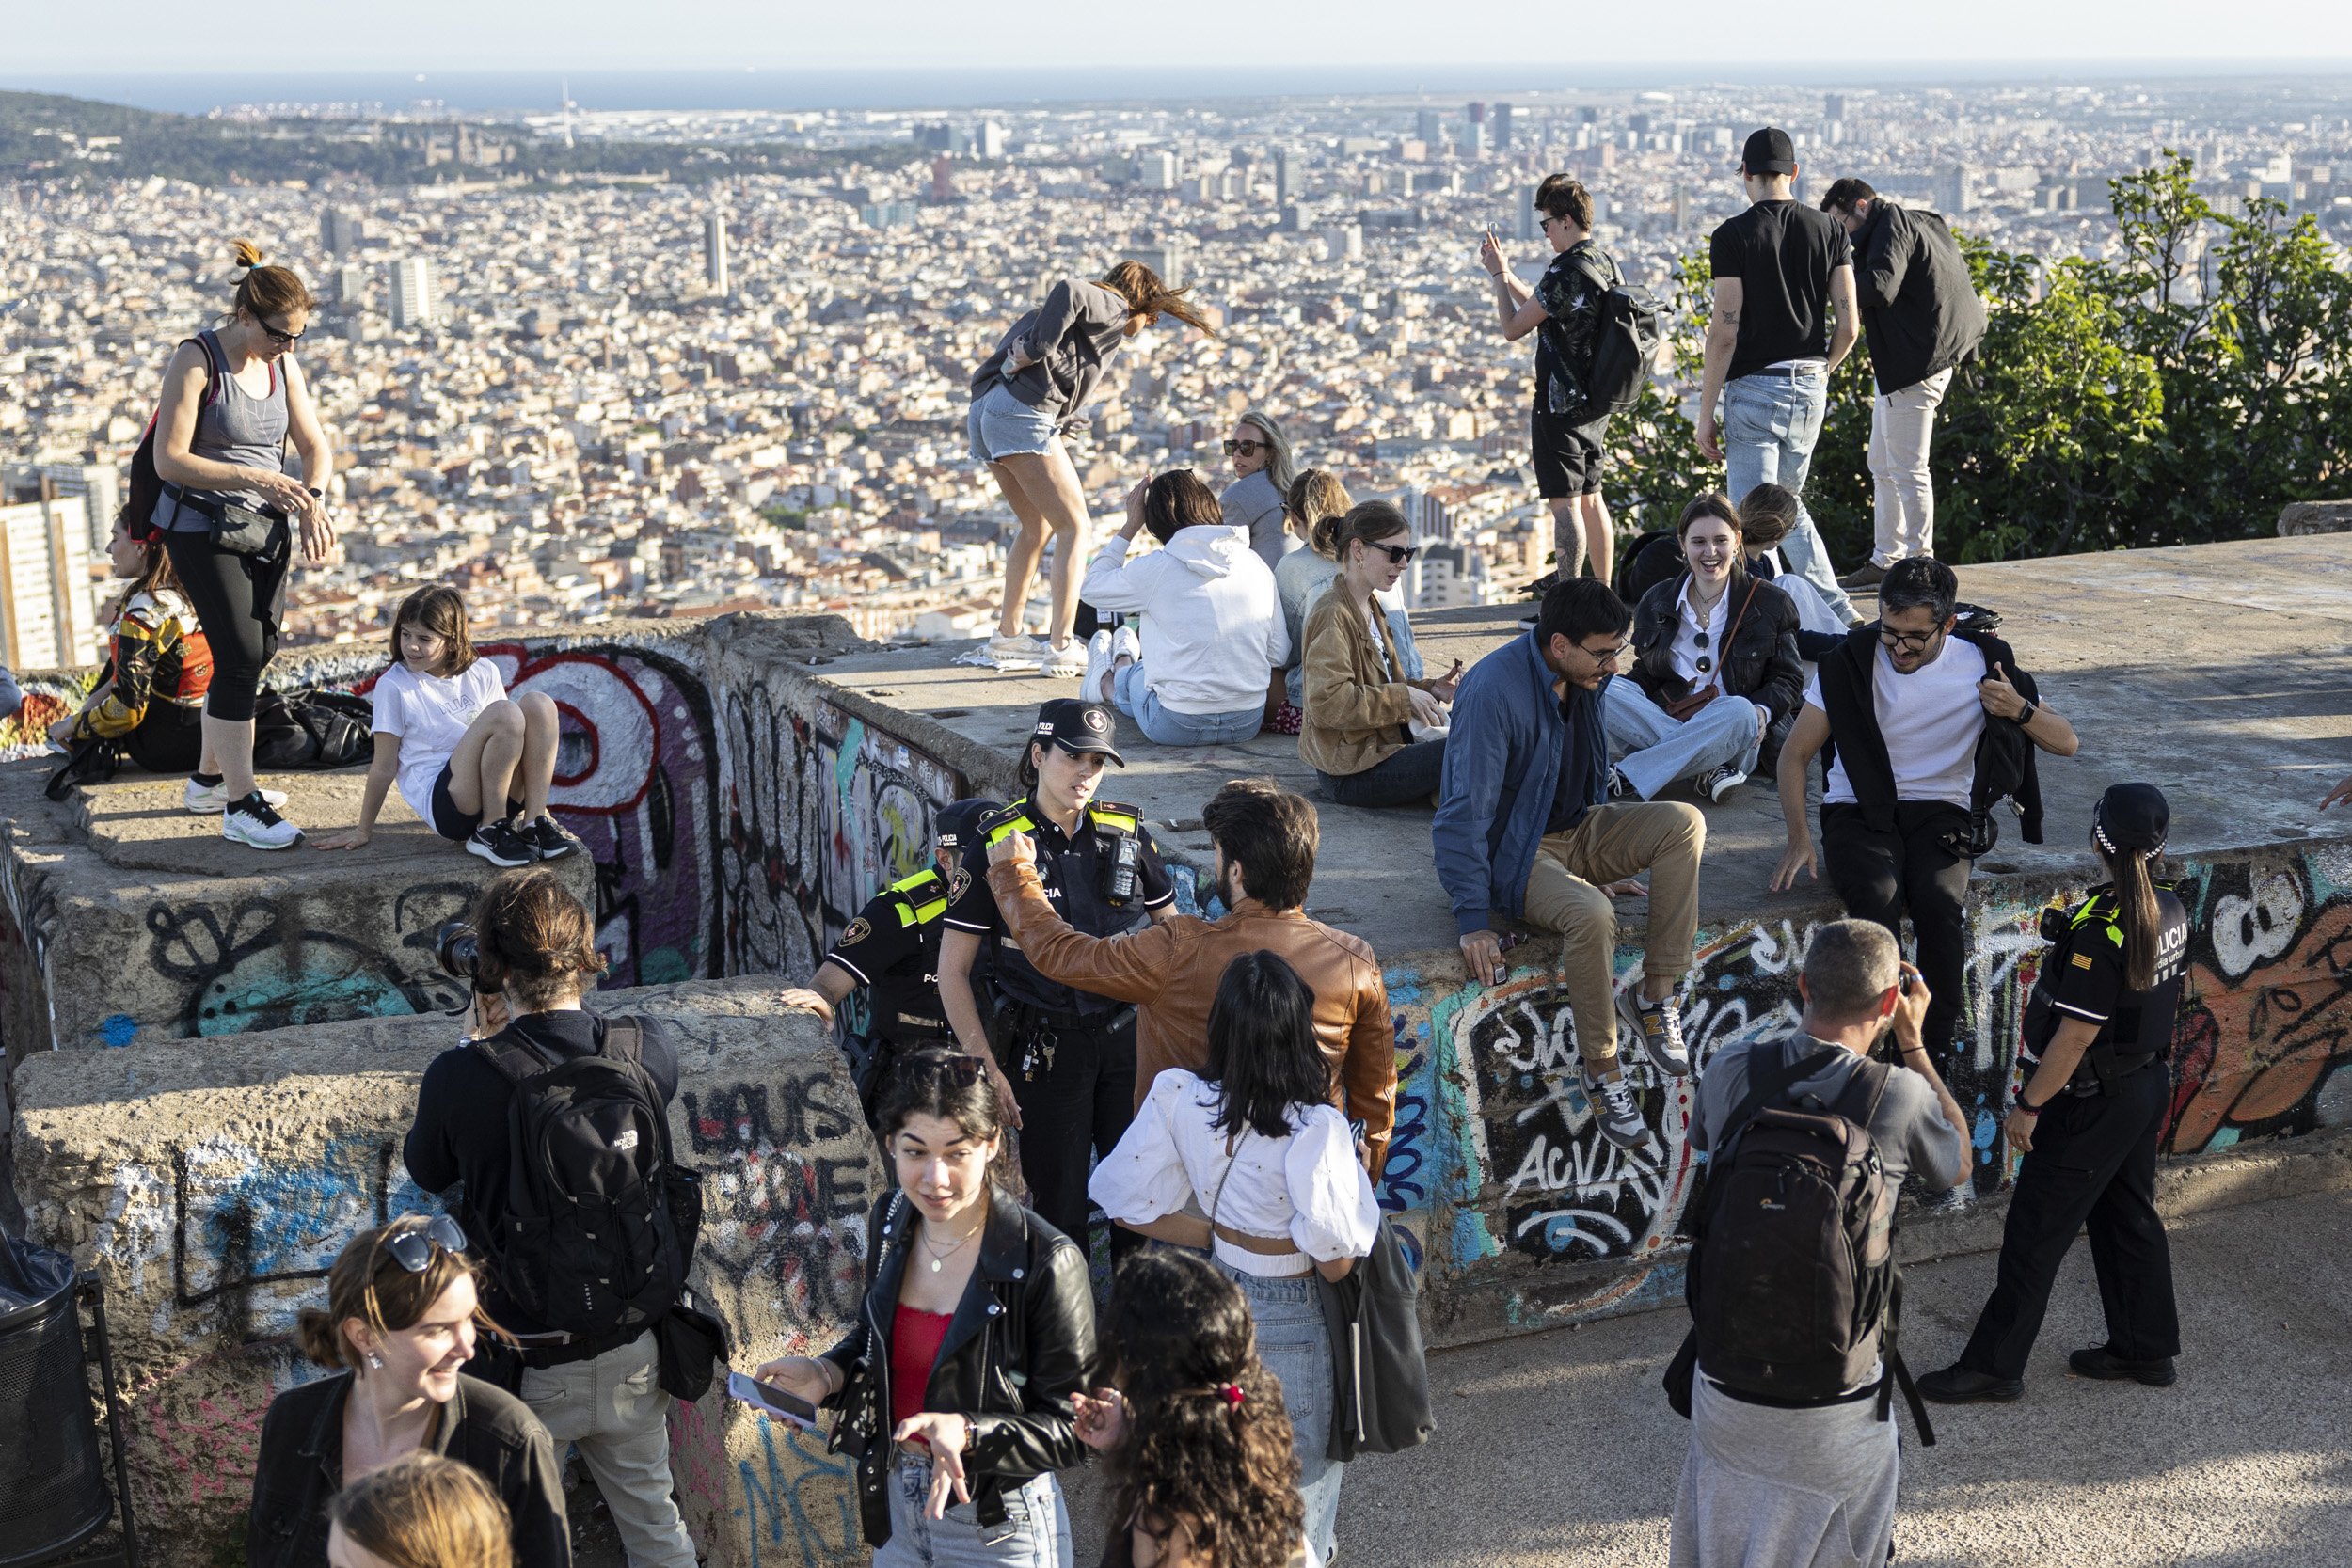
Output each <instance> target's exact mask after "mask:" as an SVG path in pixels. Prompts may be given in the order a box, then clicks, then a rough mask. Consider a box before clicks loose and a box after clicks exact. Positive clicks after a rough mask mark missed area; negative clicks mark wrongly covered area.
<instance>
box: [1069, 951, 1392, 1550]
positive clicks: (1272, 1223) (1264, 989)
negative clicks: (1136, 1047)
mask: <svg viewBox="0 0 2352 1568" xmlns="http://www.w3.org/2000/svg"><path fill="white" fill-rule="evenodd" d="M1208 1043H1209V1053H1208V1067H1207V1070H1205V1071H1203V1072H1200V1073H1199V1074H1195V1073H1191V1072H1187V1071H1185V1070H1184V1069H1181V1068H1171V1069H1168V1071H1166V1072H1163V1073H1161V1074H1160V1075H1159V1077H1158V1078H1156V1079H1155V1080H1153V1081H1152V1092H1151V1093H1150V1095H1149V1096H1147V1097H1146V1098H1145V1100H1144V1102H1143V1108H1142V1109H1141V1110H1140V1111H1138V1112H1137V1113H1136V1119H1135V1121H1134V1123H1133V1125H1131V1126H1130V1127H1129V1128H1128V1129H1127V1132H1126V1135H1125V1136H1124V1137H1122V1138H1120V1140H1119V1145H1118V1147H1117V1148H1113V1149H1112V1150H1111V1152H1110V1154H1109V1156H1108V1157H1107V1158H1105V1159H1104V1160H1103V1161H1102V1162H1101V1163H1100V1164H1097V1165H1096V1166H1095V1168H1094V1176H1093V1179H1092V1180H1091V1181H1089V1184H1088V1192H1089V1195H1090V1196H1092V1197H1093V1199H1094V1201H1095V1202H1096V1203H1098V1204H1100V1205H1102V1208H1103V1212H1104V1213H1105V1214H1107V1215H1109V1216H1110V1217H1111V1219H1113V1220H1114V1221H1116V1222H1118V1223H1119V1224H1120V1225H1123V1226H1125V1227H1127V1228H1129V1229H1131V1230H1136V1231H1140V1232H1141V1233H1142V1234H1144V1235H1146V1236H1151V1237H1154V1238H1156V1239H1158V1240H1160V1241H1163V1242H1172V1243H1176V1244H1178V1245H1180V1246H1189V1247H1198V1248H1204V1249H1208V1250H1209V1251H1211V1252H1212V1253H1213V1254H1214V1256H1215V1259H1216V1265H1217V1267H1218V1268H1220V1269H1222V1270H1223V1271H1224V1272H1225V1273H1226V1275H1229V1276H1230V1277H1231V1278H1232V1280H1233V1282H1234V1283H1235V1284H1237V1285H1239V1286H1240V1287H1241V1291H1242V1294H1243V1295H1244V1296H1245V1297H1247V1298H1248V1302H1249V1311H1250V1316H1251V1317H1252V1318H1253V1319H1255V1320H1256V1323H1257V1331H1258V1354H1259V1356H1260V1357H1261V1359H1263V1361H1264V1362H1265V1364H1266V1366H1267V1367H1268V1368H1270V1369H1271V1370H1273V1372H1274V1374H1275V1376H1276V1377H1278V1378H1279V1379H1280V1380H1281V1384H1282V1402H1283V1404H1284V1405H1285V1406H1286V1407H1287V1408H1288V1410H1289V1412H1290V1418H1291V1426H1292V1430H1293V1434H1294V1437H1295V1441H1296V1443H1297V1447H1298V1463H1299V1486H1298V1489H1299V1494H1300V1497H1301V1498H1302V1500H1303V1501H1304V1502H1305V1504H1306V1511H1307V1541H1308V1548H1309V1557H1310V1559H1311V1560H1312V1561H1315V1562H1318V1563H1320V1562H1324V1561H1327V1560H1329V1558H1330V1557H1331V1553H1332V1539H1331V1537H1332V1530H1333V1527H1334V1526H1335V1524H1336V1523H1337V1520H1338V1517H1339V1506H1340V1474H1341V1470H1342V1466H1341V1465H1338V1464H1336V1463H1334V1462H1333V1461H1332V1460H1331V1458H1330V1457H1329V1452H1328V1450H1329V1447H1330V1440H1331V1410H1332V1394H1331V1341H1330V1336H1329V1334H1328V1332H1327V1330H1326V1329H1325V1327H1324V1320H1323V1303H1322V1294H1321V1288H1320V1287H1319V1286H1318V1285H1317V1284H1316V1283H1315V1280H1314V1275H1316V1274H1317V1273H1320V1274H1321V1275H1323V1276H1324V1277H1325V1278H1326V1279H1339V1278H1342V1277H1343V1276H1345V1275H1346V1274H1347V1272H1348V1271H1349V1270H1350V1269H1352V1268H1354V1267H1355V1263H1356V1259H1359V1258H1362V1257H1364V1256H1366V1255H1368V1254H1369V1253H1370V1252H1371V1251H1372V1243H1373V1237H1374V1235H1375V1231H1376V1227H1378V1225H1379V1223H1380V1211H1379V1206H1378V1205H1377V1204H1376V1203H1375V1201H1374V1199H1373V1196H1372V1182H1371V1180H1370V1179H1369V1178H1367V1177H1366V1176H1365V1174H1364V1167H1363V1164H1362V1162H1361V1161H1360V1160H1359V1157H1358V1155H1357V1149H1356V1137H1355V1134H1354V1132H1351V1131H1350V1129H1349V1127H1348V1125H1347V1122H1346V1120H1345V1119H1344V1118H1343V1117H1342V1116H1341V1114H1340V1112H1339V1111H1338V1109H1337V1108H1336V1107H1334V1106H1333V1105H1332V1103H1331V1071H1330V1067H1329V1064H1328V1063H1327V1061H1326V1059H1325V1057H1324V1055H1323V1053H1322V1051H1321V1050H1320V1049H1319V1048H1318V1047H1317V1046H1316V1044H1315V1036H1314V994H1313V992H1311V990H1308V989H1307V985H1306V982H1305V981H1303V980H1301V979H1299V977H1298V974H1297V972H1296V971H1295V970H1293V969H1292V968H1291V966H1290V965H1289V964H1287V963H1285V962H1283V961H1282V959H1281V958H1279V957H1277V956H1276V955H1275V954H1272V953H1268V952H1263V951H1261V952H1256V953H1244V954H1243V955H1241V956H1240V957H1239V958H1235V959H1234V960H1233V961H1232V963H1230V964H1228V965H1227V966H1226V968H1225V975H1224V978H1223V979H1222V980H1221V981H1219V982H1218V985H1217V990H1216V1001H1215V1002H1214V1003H1213V1004H1212V1005H1211V1006H1210V1008H1209V1042H1208ZM1188 1205H1189V1206H1191V1207H1192V1209H1193V1210H1194V1211H1195V1212H1191V1213H1187V1212H1185V1211H1186V1208H1187V1206H1188ZM1200 1214H1206V1215H1208V1216H1209V1218H1208V1219H1205V1220H1204V1219H1201V1218H1200V1217H1199V1216H1200Z"/></svg>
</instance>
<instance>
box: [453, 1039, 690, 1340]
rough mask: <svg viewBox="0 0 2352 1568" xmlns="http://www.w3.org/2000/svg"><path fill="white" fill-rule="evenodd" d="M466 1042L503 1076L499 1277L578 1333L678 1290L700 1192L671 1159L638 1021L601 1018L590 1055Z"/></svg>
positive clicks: (598, 1330) (669, 1299)
mask: <svg viewBox="0 0 2352 1568" xmlns="http://www.w3.org/2000/svg"><path fill="white" fill-rule="evenodd" d="M475 1048H476V1049H477V1050H479V1051H480V1052H481V1053H483V1055H484V1056H485V1057H486V1058H487V1059H488V1060H489V1062H490V1065H491V1066H493V1067H495V1068H496V1069H498V1070H499V1073H500V1075H501V1076H502V1077H504V1078H505V1079H506V1081H507V1082H508V1083H510V1084H512V1085H514V1087H515V1092H514V1095H513V1097H512V1099H511V1101H509V1104H508V1108H507V1121H506V1126H507V1138H508V1148H509V1153H508V1156H507V1158H508V1165H507V1177H506V1213H505V1214H504V1215H503V1216H502V1217H501V1219H500V1221H499V1222H498V1225H497V1227H496V1231H495V1239H494V1241H493V1242H492V1243H491V1251H492V1255H493V1256H494V1257H495V1258H496V1259H497V1262H498V1276H499V1283H500V1285H501V1287H503V1289H504V1290H505V1291H506V1293H507V1294H508V1295H509V1296H512V1297H513V1298H514V1300H515V1303H516V1306H518V1307H521V1308H522V1309H523V1310H524V1311H525V1312H527V1313H529V1314H530V1315H531V1316H532V1317H534V1318H537V1319H538V1320H539V1321H540V1322H542V1323H546V1324H547V1325H548V1327H549V1328H551V1329H560V1330H562V1331H563V1332H564V1333H567V1334H571V1335H574V1336H576V1337H579V1338H607V1337H610V1336H612V1335H614V1334H616V1333H622V1332H625V1331H628V1330H630V1329H636V1328H645V1327H650V1326H651V1325H652V1324H653V1323H655V1322H656V1321H657V1320H659V1319H660V1318H661V1317H662V1316H663V1315H664V1314H665V1313H667V1312H668V1311H669V1309H670V1308H671V1307H673V1306H674V1305H675V1303H676V1302H677V1299H678V1297H679V1295H680V1293H681V1292H682V1291H684V1289H685V1286H686V1271H687V1268H688V1266H689V1265H690V1264H691V1262H692V1261H693V1250H694V1232H695V1229H696V1228H697V1227H699V1225H700V1222H701V1196H700V1189H699V1187H698V1186H697V1185H696V1180H695V1178H694V1176H693V1175H692V1173H691V1172H687V1171H681V1170H679V1169H678V1167H677V1164H676V1163H675V1160H674V1159H673V1158H672V1155H671V1151H670V1117H669V1114H668V1112H667V1111H665V1110H664V1109H663V1108H662V1104H661V1095H660V1090H659V1089H657V1088H656V1087H655V1085H654V1082H653V1079H652V1078H651V1077H650V1076H649V1075H648V1074H647V1073H646V1071H645V1069H644V1063H643V1060H642V1058H643V1054H644V1025H643V1024H642V1023H641V1022H638V1021H636V1020H634V1019H614V1020H612V1021H611V1022H607V1023H605V1024H603V1026H602V1028H601V1029H600V1031H599V1038H598V1040H597V1044H596V1054H595V1055H593V1056H580V1057H575V1058H573V1059H571V1060H569V1061H564V1062H559V1063H556V1064H554V1065H553V1066H549V1065H548V1063H547V1062H546V1061H545V1060H544V1059H543V1058H542V1057H541V1056H540V1055H539V1053H537V1052H536V1051H534V1050H532V1048H531V1047H530V1046H528V1045H524V1044H520V1043H517V1044H513V1045H508V1046H505V1047H504V1048H502V1049H501V1048H499V1047H498V1046H497V1042H496V1041H495V1040H494V1039H493V1040H480V1041H477V1042H475Z"/></svg>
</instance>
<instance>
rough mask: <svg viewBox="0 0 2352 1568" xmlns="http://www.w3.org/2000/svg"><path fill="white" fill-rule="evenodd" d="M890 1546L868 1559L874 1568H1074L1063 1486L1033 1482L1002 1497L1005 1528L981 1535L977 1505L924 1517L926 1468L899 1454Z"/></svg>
mask: <svg viewBox="0 0 2352 1568" xmlns="http://www.w3.org/2000/svg"><path fill="white" fill-rule="evenodd" d="M886 1484H887V1486H888V1488H889V1491H890V1539H889V1540H887V1541H885V1542H883V1543H882V1545H881V1546H879V1547H877V1548H876V1549H875V1552H874V1568H1072V1551H1073V1548H1072V1545H1071V1540H1070V1511H1069V1509H1068V1508H1067V1507H1066V1506H1065V1505H1064V1504H1063V1502H1062V1495H1061V1483H1060V1482H1059V1481H1056V1480H1055V1479H1054V1478H1053V1477H1052V1476H1050V1475H1043V1476H1033V1477H1031V1478H1030V1479H1029V1480H1028V1481H1025V1482H1024V1483H1023V1484H1021V1485H1020V1486H1017V1487H1011V1488H1008V1489H1007V1491H1006V1493H1005V1522H1004V1523H1003V1524H1001V1525H998V1526H996V1527H995V1528H993V1529H983V1528H981V1527H980V1522H979V1519H978V1517H977V1504H974V1503H954V1504H951V1505H950V1506H949V1507H948V1510H947V1513H946V1517H945V1518H941V1519H931V1518H927V1517H925V1514H924V1510H925V1509H926V1508H927V1507H928V1506H929V1504H930V1493H931V1465H930V1460H928V1459H917V1458H915V1457H914V1455H912V1454H903V1453H902V1454H899V1455H898V1456H897V1457H896V1458H895V1459H893V1460H892V1461H891V1465H890V1476H889V1479H888V1481H887V1482H886Z"/></svg>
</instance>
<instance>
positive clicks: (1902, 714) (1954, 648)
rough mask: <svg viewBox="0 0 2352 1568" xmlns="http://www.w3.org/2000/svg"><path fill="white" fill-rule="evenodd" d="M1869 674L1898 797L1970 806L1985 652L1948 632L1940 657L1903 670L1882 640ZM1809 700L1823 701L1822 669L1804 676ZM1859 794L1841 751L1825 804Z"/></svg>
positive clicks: (1980, 721) (1826, 788) (1824, 795)
mask: <svg viewBox="0 0 2352 1568" xmlns="http://www.w3.org/2000/svg"><path fill="white" fill-rule="evenodd" d="M1871 675H1872V679H1871V683H1870V697H1871V706H1872V707H1874V708H1875V709H1877V711H1878V721H1879V734H1880V735H1881V736H1883V737H1884V738H1885V741H1886V760H1887V761H1888V762H1889V763H1891V764H1892V765H1893V766H1894V769H1895V799H1896V800H1947V801H1949V802H1951V803H1952V804H1953V805H1955V806H1958V807H1960V808H1961V809H1962V810H1963V811H1964V810H1966V809H1967V807H1968V803H1969V790H1970V789H1971V788H1972V787H1973V786H1974V785H1975V784H1976V782H1977V739H1978V737H1979V736H1981V735H1983V734H1984V704H1983V703H1982V702H1981V701H1979V698H1978V696H1977V685H1978V683H1979V682H1980V681H1982V680H1983V679H1984V677H1985V663H1984V654H1983V652H1982V651H1981V650H1980V649H1979V648H1978V647H1977V645H1976V644H1975V643H1973V642H1968V641H1963V640H1962V639H1960V638H1957V637H1947V638H1945V639H1944V651H1943V653H1941V654H1940V655H1938V656H1937V657H1936V660H1935V662H1934V663H1932V664H1925V665H1921V666H1920V667H1919V668H1918V669H1916V670H1914V671H1913V672H1912V673H1910V674H1908V675H1905V674H1901V673H1898V672H1897V671H1896V669H1895V661H1894V660H1893V659H1891V658H1889V657H1886V645H1885V644H1884V643H1881V644H1880V645H1879V649H1878V658H1877V659H1876V661H1875V662H1874V663H1873V664H1872V665H1871ZM1804 700H1805V701H1806V702H1807V703H1809V704H1811V705H1813V706H1815V707H1821V706H1822V703H1821V673H1820V670H1818V669H1817V670H1815V671H1814V672H1813V673H1812V675H1811V676H1810V677H1809V678H1808V679H1807V680H1806V681H1805V684H1804ZM1825 711H1826V710H1825ZM1853 799H1854V792H1853V783H1852V781H1851V780H1850V779H1848V778H1847V777H1846V759H1845V757H1844V756H1843V754H1840V755H1839V757H1838V759H1837V760H1836V762H1835V763H1832V764H1831V765H1830V770H1829V778H1828V779H1827V780H1826V781H1825V783H1824V784H1823V787H1822V790H1821V803H1822V804H1823V805H1831V804H1835V803H1836V802H1838V801H1841V800H1843V801H1849V802H1851V800H1853Z"/></svg>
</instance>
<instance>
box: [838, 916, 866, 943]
mask: <svg viewBox="0 0 2352 1568" xmlns="http://www.w3.org/2000/svg"><path fill="white" fill-rule="evenodd" d="M873 934H874V927H872V926H871V925H870V924H868V923H867V921H866V917H865V916H864V915H859V916H858V917H857V918H856V919H855V920H852V921H850V928H849V929H848V930H846V931H844V932H842V933H841V945H842V946H844V947H849V946H851V945H854V944H855V943H857V942H864V941H865V940H866V938H867V937H870V936H872V935H873Z"/></svg>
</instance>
